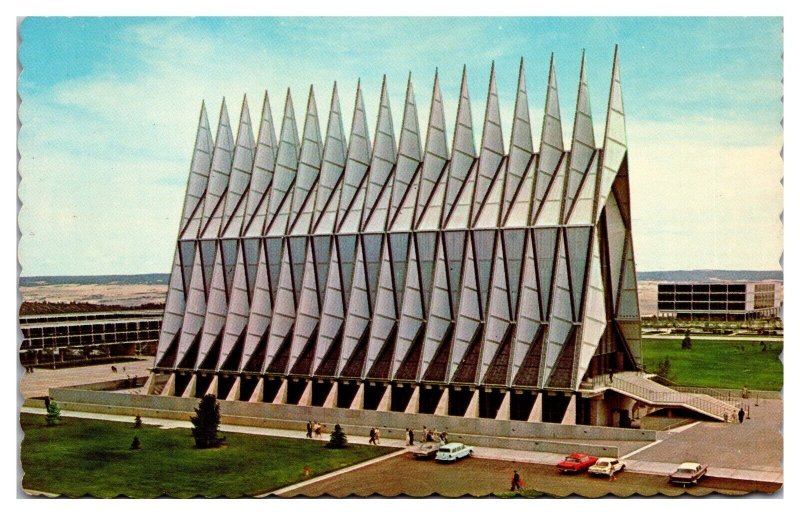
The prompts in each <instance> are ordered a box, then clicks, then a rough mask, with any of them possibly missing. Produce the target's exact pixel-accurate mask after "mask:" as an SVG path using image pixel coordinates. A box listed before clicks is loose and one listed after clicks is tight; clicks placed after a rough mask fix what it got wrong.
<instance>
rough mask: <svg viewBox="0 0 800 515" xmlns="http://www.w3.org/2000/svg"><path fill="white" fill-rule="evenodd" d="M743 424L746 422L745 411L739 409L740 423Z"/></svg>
mask: <svg viewBox="0 0 800 515" xmlns="http://www.w3.org/2000/svg"><path fill="white" fill-rule="evenodd" d="M742 422H744V410H743V409H742V408H739V423H740V424H741V423H742Z"/></svg>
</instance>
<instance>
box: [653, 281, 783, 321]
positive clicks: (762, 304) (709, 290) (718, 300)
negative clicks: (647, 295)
mask: <svg viewBox="0 0 800 515" xmlns="http://www.w3.org/2000/svg"><path fill="white" fill-rule="evenodd" d="M779 309H780V299H779V296H778V289H777V288H776V284H775V283H771V282H700V283H692V282H679V283H661V284H659V285H658V316H660V317H675V318H683V319H686V318H688V319H695V320H746V319H750V318H764V317H771V316H777V315H778V310H779Z"/></svg>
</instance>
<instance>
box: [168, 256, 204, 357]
mask: <svg viewBox="0 0 800 515" xmlns="http://www.w3.org/2000/svg"><path fill="white" fill-rule="evenodd" d="M212 243H213V242H212ZM202 263H203V261H202V260H201V259H200V246H198V247H197V250H196V251H195V256H194V270H192V282H191V286H190V287H189V296H188V298H187V299H186V311H185V313H184V316H183V325H182V326H181V334H180V339H179V340H178V350H177V354H176V358H175V364H176V365H177V364H179V363H181V362H182V361H183V358H184V357H185V356H186V353H187V352H188V351H189V348H190V347H191V346H192V344H193V343H194V342H195V339H196V338H197V335H198V334H200V332H201V331H202V330H203V321H204V320H205V315H206V292H205V285H204V284H203V270H202V268H203V265H202Z"/></svg>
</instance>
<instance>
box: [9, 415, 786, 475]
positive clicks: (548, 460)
mask: <svg viewBox="0 0 800 515" xmlns="http://www.w3.org/2000/svg"><path fill="white" fill-rule="evenodd" d="M21 411H22V412H23V413H33V414H39V415H44V413H45V410H44V409H43V408H34V407H23V408H22V410H21ZM61 414H62V416H64V417H75V418H91V419H100V420H109V421H114V422H128V423H131V422H133V419H132V417H130V416H124V415H109V414H101V413H85V412H78V411H69V410H62V411H61ZM142 422H143V423H144V424H148V425H156V426H160V427H163V428H165V429H168V428H178V427H182V428H190V427H192V424H191V422H190V421H188V420H186V421H182V420H171V419H162V418H151V417H142ZM702 424H708V423H702ZM711 424H712V425H715V426H720V424H713V423H711ZM698 425H699V424H698ZM730 426H732V427H733V424H730ZM695 428H696V425H695V424H693V425H690V426H684V427H681V428H677V429H676V430H674V431H668V432H664V433H661V437H662V439H659V440H657V441H656V442H651V443H648V444H646V445H644V446H643V447H642V448H641V449H639V450H638V451H633V452H631V453H629V454H627V455H626V456H625V457H623V458H625V461H626V464H627V470H630V471H632V472H639V473H643V474H655V475H668V474H670V473H671V472H674V471H675V469H676V468H678V465H679V464H680V463H681V461H686V460H683V459H682V458H679V459H678V460H676V459H675V458H676V455H675V454H672V451H670V450H669V449H667V452H666V454H667V455H668V456H670V458H669V459H665V460H663V461H661V460H651V459H649V458H648V457H647V455H648V453H651V452H653V451H656V450H660V449H659V448H660V447H662V445H664V443H665V442H671V441H672V440H682V437H683V435H681V437H677V438H676V436H677V435H678V434H679V433H689V432H691V430H692V429H695ZM220 431H222V432H229V433H247V434H257V435H268V436H279V437H285V438H305V437H306V436H305V432H304V431H291V430H287V429H273V428H265V427H250V426H237V425H231V424H220ZM323 438H326V436H325V435H323ZM348 441H350V442H351V443H355V444H362V445H368V444H369V438H368V437H366V436H357V435H352V436H348ZM381 445H382V446H384V447H395V448H398V449H403V450H405V448H406V444H405V441H403V440H398V439H388V438H383V439H381ZM695 445H697V444H695ZM703 445H705V446H706V447H707V446H708V445H709V443H708V441H706V442H705V443H704V444H703ZM703 445H701V446H700V447H695V448H699V449H702V448H703ZM665 447H669V445H667V446H665ZM715 448H716V445H715ZM394 454H395V453H392V454H390V456H392V455H394ZM474 456H475V457H476V458H486V459H495V460H503V461H513V462H522V463H536V464H543V465H555V464H557V463H558V462H560V461H561V460H562V459H563V458H564V456H563V455H561V454H554V453H546V452H536V451H519V450H513V449H498V448H492V447H478V448H476V449H475V454H474ZM633 456H636V459H627V458H628V457H633ZM362 466H363V465H362ZM340 473H341V471H340ZM708 473H709V475H710V476H714V477H723V478H731V479H740V480H750V481H767V482H777V483H782V482H783V471H782V470H781V469H780V468H778V469H777V470H775V469H773V468H770V469H769V470H750V469H739V468H735V467H723V466H717V465H713V464H712V466H710V467H709V471H708ZM323 477H325V476H320V478H323Z"/></svg>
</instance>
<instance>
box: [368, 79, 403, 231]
mask: <svg viewBox="0 0 800 515" xmlns="http://www.w3.org/2000/svg"><path fill="white" fill-rule="evenodd" d="M395 161H397V150H396V145H395V139H394V125H393V122H392V110H391V108H390V106H389V92H388V89H387V86H386V76H384V77H383V86H382V87H381V102H380V106H379V108H378V124H377V126H376V127H375V142H374V144H373V146H372V159H371V160H370V165H369V179H368V181H367V194H366V198H365V200H364V212H363V213H362V218H363V222H362V224H361V227H362V228H363V227H366V225H367V220H369V221H370V222H373V221H375V220H377V222H376V223H377V225H378V227H380V230H381V231H383V229H384V227H385V226H386V218H387V216H388V214H389V213H388V200H389V197H390V195H391V191H387V190H391V172H392V169H393V168H394V164H395ZM387 186H388V188H387ZM381 196H384V197H385V199H386V200H385V203H384V206H385V207H383V206H381V205H379V204H378V199H379V197H381ZM374 211H375V212H374Z"/></svg>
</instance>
